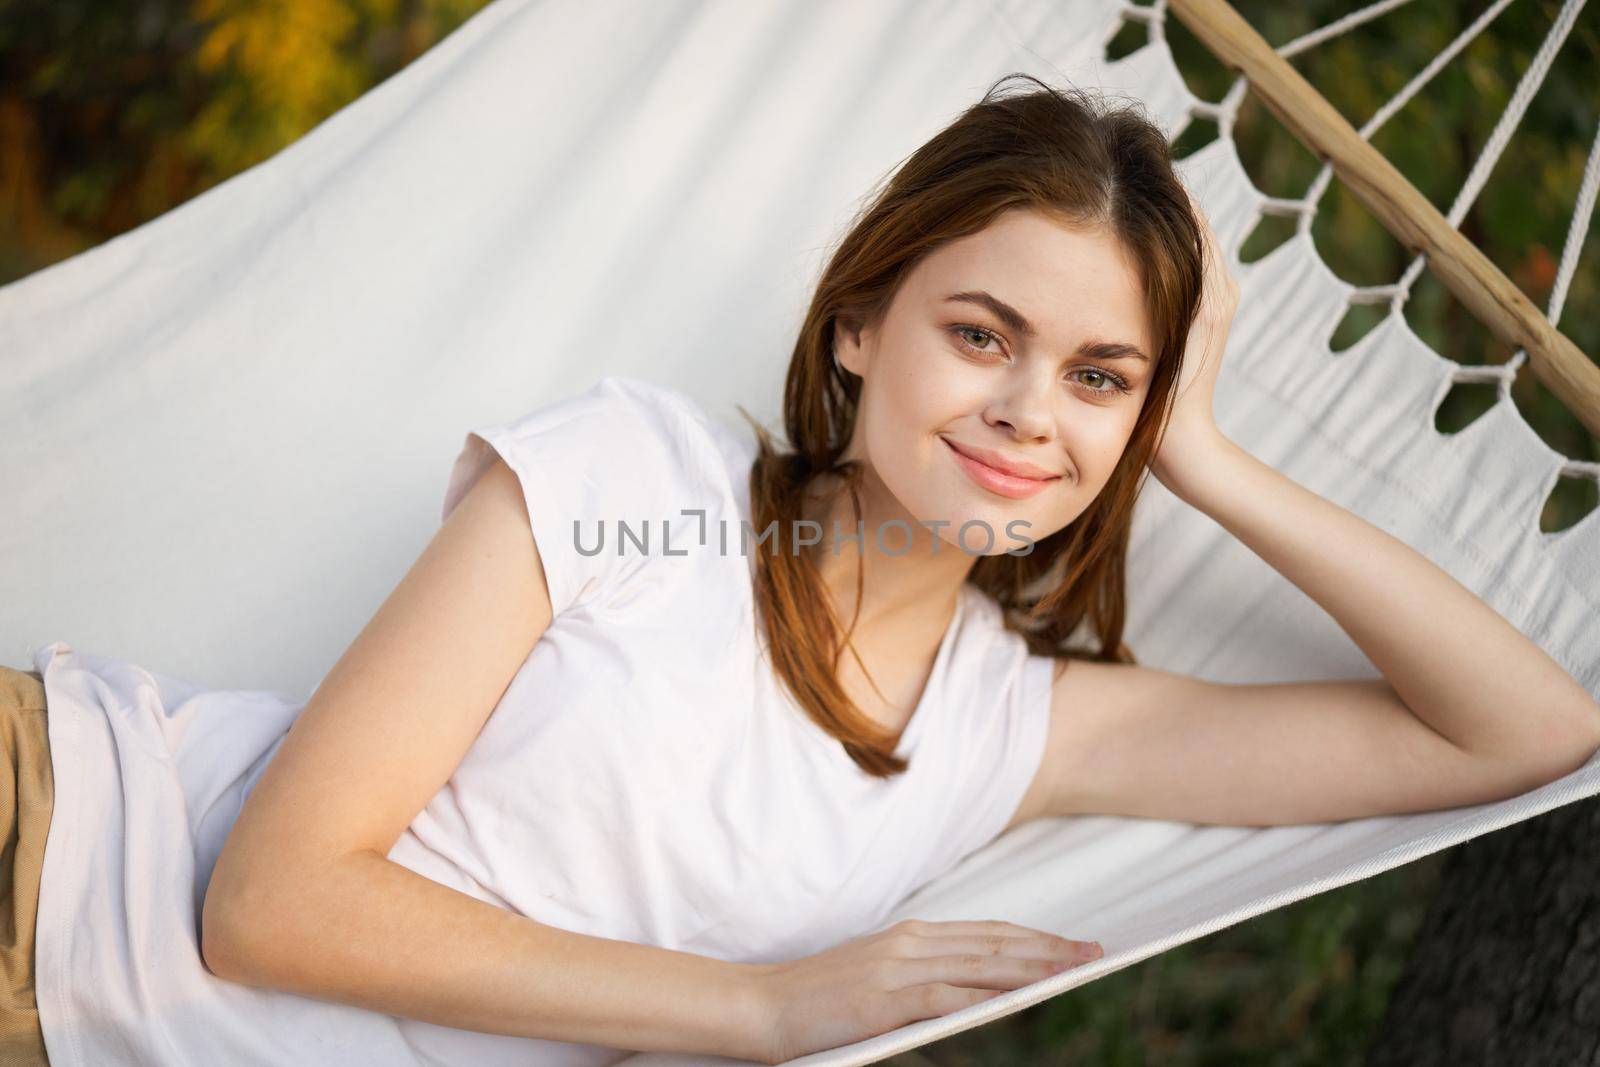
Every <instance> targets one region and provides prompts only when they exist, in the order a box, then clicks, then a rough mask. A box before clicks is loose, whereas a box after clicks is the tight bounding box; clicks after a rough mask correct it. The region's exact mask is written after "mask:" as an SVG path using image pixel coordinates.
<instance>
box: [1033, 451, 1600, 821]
mask: <svg viewBox="0 0 1600 1067" xmlns="http://www.w3.org/2000/svg"><path fill="white" fill-rule="evenodd" d="M1167 475H1168V478H1169V479H1171V480H1170V481H1169V482H1168V484H1169V486H1173V485H1175V486H1177V489H1176V490H1175V491H1177V492H1179V495H1181V496H1183V497H1184V499H1186V500H1187V501H1188V502H1189V503H1191V504H1194V505H1195V506H1196V507H1199V508H1201V509H1202V510H1205V511H1206V512H1207V513H1208V514H1210V515H1211V516H1212V517H1213V518H1215V519H1216V520H1217V521H1218V522H1219V523H1221V524H1222V525H1223V526H1224V527H1225V528H1226V529H1227V530H1228V531H1229V532H1231V533H1233V534H1234V535H1235V536H1237V537H1238V538H1239V539H1240V540H1241V541H1242V542H1243V543H1245V544H1246V545H1248V546H1249V547H1250V548H1251V549H1253V550H1254V551H1255V552H1256V553H1257V554H1258V555H1260V556H1261V557H1262V558H1263V559H1265V560H1266V561H1267V562H1268V563H1270V564H1272V565H1273V566H1274V567H1275V568H1277V569H1278V571H1279V572H1280V573H1282V574H1283V575H1284V576H1285V577H1287V578H1288V579H1290V580H1291V581H1293V582H1294V583H1295V584H1296V585H1298V586H1299V587H1300V588H1301V589H1302V590H1304V591H1305V592H1306V594H1307V595H1308V596H1310V597H1312V598H1313V599H1315V600H1316V601H1317V602H1318V603H1319V604H1320V605H1321V606H1322V607H1323V608H1325V609H1326V610H1327V611H1328V613H1329V614H1330V615H1332V616H1333V618H1334V619H1335V620H1336V621H1337V622H1338V623H1339V625H1340V626H1342V627H1343V628H1344V630H1345V632H1346V633H1347V634H1349V635H1350V637H1351V639H1352V640H1354V641H1355V642H1356V644H1357V645H1358V646H1359V647H1360V648H1361V650H1362V651H1363V652H1365V653H1366V654H1367V656H1368V658H1370V659H1371V660H1372V662H1373V663H1374V664H1375V665H1376V666H1377V667H1378V669H1379V670H1380V671H1381V672H1382V673H1383V675H1384V677H1383V678H1362V679H1346V680H1333V681H1308V682H1288V683H1277V684H1269V685H1231V684H1222V683H1216V682H1208V681H1203V680H1200V679H1196V678H1190V677H1186V676H1183V675H1180V674H1174V673H1171V672H1167V671H1162V670H1156V669H1152V668H1148V667H1138V666H1133V665H1129V664H1109V663H1092V662H1073V663H1071V664H1070V665H1069V666H1067V668H1066V671H1065V673H1063V674H1062V675H1061V676H1060V678H1059V679H1057V681H1056V682H1055V684H1054V687H1053V690H1052V710H1051V728H1050V736H1049V739H1048V741H1047V744H1046V751H1045V758H1044V760H1043V761H1042V765H1041V770H1040V774H1039V777H1038V778H1037V779H1036V781H1035V782H1034V784H1033V786H1032V787H1031V788H1030V790H1029V796H1028V798H1027V799H1025V801H1024V804H1023V808H1024V809H1025V810H1024V811H1023V812H1021V813H1019V818H1018V820H1017V821H1021V820H1022V819H1023V818H1027V817H1031V816H1032V815H1034V814H1043V815H1064V814H1074V813H1087V812H1097V813H1101V814H1123V815H1136V816H1144V817H1149V818H1164V819H1173V820H1179V821H1185V822H1196V823H1227V824H1231V825H1240V826H1272V825H1280V824H1287V823H1306V822H1330V821H1337V820H1340V819H1350V818H1359V817H1366V816H1372V815H1382V814H1394V813H1399V812H1414V811H1429V810H1436V809H1440V808H1451V807H1460V806H1463V805H1467V804H1478V803H1486V802H1489V801H1492V800H1499V799H1503V798H1506V797H1510V796H1516V795H1518V794H1520V793H1524V792H1527V791H1528V790H1530V789H1534V788H1537V787H1538V786H1540V785H1543V784H1545V783H1547V782H1550V781H1553V780H1555V779H1556V778H1559V777H1561V776H1563V775H1565V774H1568V773H1570V772H1572V771H1574V770H1576V769H1578V768H1579V767H1581V766H1583V765H1584V763H1585V762H1586V761H1587V760H1588V759H1589V757H1590V756H1591V755H1592V754H1593V753H1594V752H1595V750H1596V747H1597V746H1600V706H1596V704H1595V701H1594V699H1593V698H1592V697H1591V696H1590V695H1589V694H1588V693H1587V692H1586V691H1585V690H1584V689H1583V687H1582V686H1580V685H1579V684H1578V683H1577V682H1576V681H1575V680H1574V679H1573V678H1572V677H1571V676H1570V675H1568V674H1567V673H1566V672H1565V671H1564V670H1562V668H1561V666H1560V665H1559V664H1557V663H1556V662H1555V661H1554V660H1552V659H1551V658H1550V656H1549V655H1548V654H1547V653H1546V652H1545V651H1544V650H1543V649H1541V648H1539V646H1538V645H1536V644H1534V643H1533V642H1532V641H1529V640H1528V639H1527V638H1526V637H1524V636H1523V635H1522V634H1521V633H1519V632H1518V631H1517V629H1516V628H1515V627H1513V626H1512V625H1511V624H1510V623H1509V622H1507V621H1506V620H1505V619H1504V618H1502V617H1501V616H1500V615H1499V614H1497V613H1496V612H1495V611H1494V609H1492V608H1491V607H1489V606H1488V605H1487V604H1485V603H1484V602H1483V601H1482V600H1480V599H1479V598H1478V597H1477V596H1475V595H1474V594H1473V593H1472V591H1471V590H1469V589H1467V588H1466V587H1465V586H1463V585H1461V584H1460V583H1459V582H1457V581H1456V580H1455V579H1454V578H1453V577H1451V576H1450V575H1449V574H1448V573H1446V572H1445V571H1443V570H1442V569H1440V568H1439V567H1438V566H1436V565H1435V564H1434V563H1433V562H1432V561H1430V560H1428V559H1427V558H1426V557H1425V556H1423V555H1421V554H1420V553H1418V552H1417V551H1416V550H1414V549H1412V548H1411V547H1410V546H1409V545H1406V544H1405V543H1404V542H1402V541H1399V540H1398V539H1396V538H1394V537H1392V536H1390V535H1389V534H1388V533H1386V532H1384V531H1383V530H1381V529H1379V528H1377V527H1376V526H1373V525H1371V524H1369V523H1367V522H1366V521H1365V520H1364V519H1362V518H1360V517H1359V516H1357V515H1355V514H1352V513H1351V512H1349V511H1346V510H1345V509H1344V508H1341V507H1339V506H1338V505H1336V504H1334V503H1333V502H1331V501H1329V500H1326V499H1324V498H1322V497H1321V496H1318V495H1317V494H1316V493H1313V492H1311V491H1310V490H1308V489H1305V488H1304V487H1302V486H1300V485H1298V484H1296V483H1295V482H1293V481H1292V480H1291V479H1289V478H1287V477H1286V476H1284V475H1283V474H1281V473H1279V472H1278V471H1275V470H1273V469H1272V468H1271V467H1269V466H1267V465H1266V464H1263V463H1261V462H1260V461H1259V460H1257V459H1255V458H1254V457H1253V456H1250V455H1249V454H1248V453H1246V452H1244V451H1243V450H1242V449H1239V448H1238V447H1237V446H1236V445H1234V444H1233V443H1232V442H1228V441H1226V440H1225V439H1220V438H1219V443H1218V445H1217V447H1216V448H1215V450H1208V451H1205V452H1203V453H1201V454H1199V455H1197V460H1196V462H1195V464H1194V466H1193V467H1192V468H1191V473H1190V474H1189V476H1188V478H1187V480H1180V477H1179V475H1178V469H1177V468H1171V469H1169V470H1168V471H1167Z"/></svg>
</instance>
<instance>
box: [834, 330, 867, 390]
mask: <svg viewBox="0 0 1600 1067" xmlns="http://www.w3.org/2000/svg"><path fill="white" fill-rule="evenodd" d="M866 332H867V331H865V330H863V329H862V328H861V325H860V323H858V322H857V321H856V319H855V318H853V317H851V316H848V315H840V316H838V317H837V318H835V319H834V320H833V358H834V360H835V361H836V362H837V363H838V364H839V366H841V367H843V368H844V369H845V370H847V371H849V372H850V373H851V374H854V375H855V376H856V377H858V378H860V377H864V376H865V371H866V363H867V360H866V353H865V351H864V345H863V344H862V334H863V333H866Z"/></svg>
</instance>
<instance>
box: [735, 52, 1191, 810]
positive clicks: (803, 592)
mask: <svg viewBox="0 0 1600 1067" xmlns="http://www.w3.org/2000/svg"><path fill="white" fill-rule="evenodd" d="M1013 78H1016V79H1023V80H1026V81H1029V82H1032V83H1033V84H1034V85H1036V86H1038V88H1037V89H1030V90H1028V91H1026V92H1022V93H1012V94H1009V95H1008V94H1003V93H1001V92H1000V90H1001V88H1002V87H1003V86H1005V85H1006V84H1007V83H1008V82H1010V81H1011V80H1012V79H1013ZM1013 208H1028V209H1033V210H1037V211H1040V212H1043V213H1046V214H1048V215H1050V216H1052V217H1054V218H1056V219H1058V220H1060V221H1063V222H1066V223H1069V224H1072V225H1075V226H1086V227H1105V228H1106V229H1108V230H1109V231H1110V232H1111V233H1113V234H1115V235H1116V237H1117V238H1118V239H1119V240H1120V241H1121V242H1122V243H1123V245H1124V246H1125V247H1126V248H1127V249H1128V251H1129V252H1130V253H1131V254H1132V256H1133V258H1134V259H1135V260H1136V261H1137V263H1138V265H1139V275H1140V279H1141V282H1142V284H1143V287H1144V292H1145V297H1146V302H1147V307H1148V309H1149V314H1150V323H1151V329H1152V336H1153V337H1154V339H1155V343H1156V351H1155V352H1154V353H1152V362H1153V366H1152V368H1151V372H1150V373H1151V375H1152V377H1151V379H1150V388H1149V391H1148V393H1147V396H1146V399H1145V403H1144V406H1143V409H1142V410H1141V411H1140V413H1139V417H1138V421H1137V422H1136V423H1135V425H1134V429H1133V433H1132V436H1131V437H1130V438H1129V441H1128V445H1127V448H1126V449H1125V451H1124V452H1123V455H1122V457H1121V460H1120V461H1119V462H1118V464H1117V467H1116V469H1115V471H1114V472H1113V473H1112V475H1111V478H1110V480H1109V481H1108V482H1107V484H1106V486H1105V488H1104V489H1103V490H1102V491H1101V492H1100V493H1099V494H1098V495H1097V496H1096V497H1095V499H1094V501H1093V502H1092V503H1091V504H1090V505H1089V506H1088V507H1087V508H1086V509H1085V510H1084V512H1083V514H1081V515H1080V516H1079V517H1078V518H1077V519H1075V520H1074V521H1073V522H1071V523H1070V524H1068V525H1067V526H1066V527H1065V528H1063V529H1061V530H1059V531H1057V532H1056V533H1053V534H1051V535H1050V536H1049V537H1045V538H1042V539H1040V540H1038V541H1036V542H1035V543H1034V545H1033V547H1032V551H1031V552H1029V553H1028V554H1026V555H1009V554H1005V553H1001V554H997V555H992V556H982V557H980V558H979V559H978V560H977V561H976V563H975V564H974V566H973V569H972V572H971V574H970V576H969V578H968V580H969V581H971V582H972V583H973V584H974V585H977V586H978V587H979V588H981V589H982V590H984V591H985V592H986V593H988V594H989V595H991V596H993V597H994V598H995V599H996V600H997V601H998V602H999V604H1000V605H1001V607H1002V609H1003V610H1004V615H1005V618H1006V625H1007V626H1008V628H1011V629H1014V630H1016V631H1017V632H1018V633H1020V634H1021V635H1022V636H1023V638H1024V639H1025V640H1026V641H1027V644H1028V647H1029V650H1030V651H1031V652H1034V653H1037V654H1044V655H1050V656H1056V657H1058V658H1062V659H1068V658H1079V659H1095V660H1102V661H1112V662H1135V660H1134V657H1133V653H1132V651H1131V650H1130V649H1129V648H1128V647H1127V645H1125V644H1124V643H1123V642H1122V628H1123V622H1124V617H1125V614H1126V607H1125V600H1124V578H1125V569H1126V557H1127V548H1128V533H1129V525H1130V522H1131V519H1132V515H1133V505H1134V501H1135V499H1136V498H1137V496H1138V493H1139V489H1140V487H1141V486H1142V485H1143V476H1144V475H1145V474H1146V473H1147V471H1148V468H1147V464H1148V463H1149V461H1150V459H1151V458H1152V457H1153V456H1154V455H1155V452H1156V449H1157V447H1158V446H1159V444H1160V435H1161V433H1162V432H1163V430H1164V428H1165V425H1166V419H1167V415H1168V412H1169V411H1170V410H1171V406H1172V397H1173V394H1174V392H1175V391H1176V385H1177V382H1178V372H1179V367H1180V362H1181V359H1182V355H1183V350H1184V345H1185V343H1186V340H1187V338H1188V335H1189V327H1190V324H1191V322H1192V321H1193V319H1194V316H1195V313H1196V311H1197V309H1198V307H1199V303H1200V295H1201V279H1202V269H1201V268H1202V259H1201V257H1202V254H1203V251H1202V250H1203V248H1204V245H1203V239H1202V236H1201V232H1200V229H1199V226H1198V225H1197V223H1196V220H1195V218H1194V214H1193V210H1192V208H1191V206H1190V203H1189V200H1188V196H1187V194H1186V193H1185V192H1184V190H1183V187H1182V186H1181V185H1180V183H1179V181H1178V178H1177V175H1176V174H1175V173H1174V172H1173V169H1172V156H1171V151H1170V149H1169V147H1168V145H1167V140H1166V137H1165V135H1164V134H1163V133H1162V132H1161V130H1160V129H1159V128H1157V127H1156V126H1154V125H1153V124H1152V123H1151V122H1150V121H1149V120H1148V119H1146V118H1145V117H1144V115H1143V113H1142V112H1141V111H1140V110H1139V109H1138V105H1136V104H1123V105H1119V106H1116V107H1107V106H1106V105H1105V104H1104V103H1103V101H1101V100H1099V99H1098V98H1097V97H1094V96H1091V95H1089V94H1087V93H1085V92H1083V91H1081V90H1076V89H1057V88H1052V87H1051V86H1049V85H1046V84H1045V83H1044V82H1042V81H1039V79H1037V78H1034V77H1032V76H1031V75H1027V74H1007V75H1005V76H1003V77H1002V78H1000V79H999V80H997V81H996V82H995V83H994V84H993V85H992V86H991V87H990V89H989V91H988V92H987V93H985V94H984V97H983V99H982V100H980V101H979V102H978V103H976V104H974V105H973V106H972V107H970V108H968V109H967V110H966V111H965V112H963V113H962V114H961V115H960V117H958V118H957V119H956V120H955V121H954V122H952V123H951V124H950V125H949V126H947V127H946V128H945V129H943V130H941V131H940V132H939V133H938V134H936V135H935V136H934V137H933V138H932V140H930V141H928V142H927V143H926V144H924V145H923V146H922V147H921V148H919V149H918V150H917V151H916V152H915V153H913V154H912V155H911V156H910V157H909V158H908V159H907V160H906V161H905V162H904V163H903V164H901V165H900V166H899V168H898V169H897V170H896V171H894V172H893V173H892V174H891V175H890V176H889V178H888V180H887V182H886V184H884V185H883V186H882V188H881V190H880V191H879V192H878V193H877V195H876V196H874V197H873V198H872V199H871V201H870V203H869V204H868V205H867V206H866V207H865V208H864V209H863V210H862V211H861V212H859V213H858V215H857V217H856V219H855V221H854V223H853V224H852V225H851V227H850V229H849V232H848V233H846V235H845V236H844V238H843V240H842V241H841V242H840V244H839V247H838V248H837V250H836V251H835V252H834V254H833V256H832V257H831V258H830V259H829V261H828V264H827V266H826V268H824V270H823V272H822V277H821V279H820V281H819V282H818V283H817V288H816V292H815V295H814V296H813V297H812V300H811V307H810V309H809V310H808V311H807V313H806V316H805V321H804V322H803V323H802V325H801V327H800V335H799V337H798V338H797V339H796V341H795V347H794V353H793V356H792V357H791V360H790V363H789V372H788V377H787V379H786V381H785V385H784V393H783V420H784V429H785V432H786V434H787V437H788V440H789V442H790V444H791V446H792V448H791V449H790V450H788V451H784V450H781V449H779V448H778V447H777V446H775V445H774V444H773V442H772V439H771V436H770V435H769V434H768V432H767V431H766V429H765V428H764V427H762V426H761V425H760V424H759V423H756V421H755V420H754V419H753V418H750V416H749V415H748V413H745V415H746V418H747V419H748V420H749V421H750V422H751V423H752V424H753V425H754V428H755V432H756V437H757V441H758V452H757V455H756V459H755V462H754V464H753V465H752V467H751V471H750V502H751V504H750V506H751V513H752V516H753V522H754V529H755V532H757V533H759V532H760V531H763V530H767V529H769V528H770V527H771V526H772V524H774V523H776V530H777V531H778V534H777V536H776V537H775V538H774V539H773V541H772V542H771V545H772V550H771V551H769V552H761V551H760V550H759V546H758V549H757V552H756V557H757V561H756V588H755V599H756V603H757V606H758V611H759V613H760V615H761V618H762V624H763V626H764V627H765V631H766V636H767V643H768V646H769V648H770V650H771V654H772V659H773V667H774V669H775V670H776V672H777V674H778V676H779V677H780V678H781V679H782V680H783V682H784V684H785V685H787V686H788V688H789V691H790V692H791V693H792V694H793V695H794V697H795V699H796V700H797V701H798V702H799V704H800V706H801V707H802V708H803V709H804V710H805V712H806V714H808V715H809V716H810V717H811V719H812V720H813V721H814V722H816V724H817V725H818V726H820V727H822V729H823V730H825V731H827V733H829V734H830V735H832V736H833V737H835V738H837V739H838V740H839V741H840V742H842V743H843V745H844V749H845V751H846V752H847V753H848V754H849V755H850V757H851V759H853V760H854V761H855V762H856V764H857V765H859V766H860V767H861V768H862V769H863V770H864V771H866V772H867V773H868V774H871V775H873V776H875V777H881V778H887V777H891V776H893V775H895V774H899V773H901V772H902V771H904V770H905V769H906V767H907V766H908V764H907V762H906V761H905V760H904V759H900V758H898V757H896V756H895V755H894V746H895V744H896V743H897V742H898V737H897V736H894V735H891V734H889V733H888V732H887V731H886V730H885V729H884V728H883V727H881V726H880V725H879V724H878V723H876V722H875V721H873V720H872V719H870V718H869V717H868V716H866V715H864V714H863V713H862V712H861V711H860V710H859V709H858V708H857V707H856V706H855V705H854V704H853V703H852V702H851V701H850V699H849V698H848V697H847V696H846V695H845V693H844V690H843V688H842V687H841V686H840V684H839V681H838V678H837V675H836V666H837V663H838V658H839V656H840V655H841V654H842V653H843V651H844V648H845V647H846V646H847V645H848V643H849V638H850V634H851V633H852V632H853V631H854V627H855V621H856V620H855V618H852V619H851V623H850V628H849V629H847V630H845V631H844V632H843V633H842V634H841V633H840V627H839V624H838V619H837V617H836V616H835V614H834V612H833V609H832V607H831V605H830V603H829V600H828V597H827V595H826V592H825V590H824V588H823V586H822V580H821V575H820V572H819V571H818V570H817V566H816V563H815V561H814V560H813V559H812V557H811V556H810V555H809V554H807V553H806V552H804V551H796V550H795V549H793V548H791V547H789V544H788V540H787V539H786V538H785V537H784V536H783V534H782V531H793V530H795V528H796V527H795V523H796V522H797V520H799V519H800V518H801V517H802V515H803V512H802V510H801V507H802V494H803V492H804V490H805V488H806V487H807V486H808V485H809V484H810V483H811V480H812V479H813V477H815V476H817V475H819V474H822V473H832V474H834V475H836V476H839V477H841V478H842V479H843V484H844V485H845V486H846V487H847V488H848V490H849V492H850V495H851V500H852V502H853V503H854V506H855V508H856V515H857V516H858V517H859V515H860V496H859V487H860V479H861V473H862V471H861V465H860V463H859V462H858V461H841V460H840V457H841V456H842V455H843V453H844V451H845V449H846V447H847V446H848V445H849V443H850V438H851V432H852V429H853V427H854V423H855V417H856V410H857V402H858V399H859V394H860V385H861V382H860V379H859V378H857V377H855V376H854V375H852V374H850V373H848V372H847V371H845V370H844V369H842V368H841V367H839V366H838V365H837V364H836V363H835V362H834V359H833V340H834V329H835V323H836V322H838V321H841V320H842V321H845V322H849V323H853V324H858V325H871V324H874V323H876V322H878V321H879V320H880V319H881V317H882V316H883V315H884V314H885V313H886V312H887V311H888V309H889V305H890V303H891V301H892V300H893V298H894V295H895V292H896V291H897V289H898V287H899V285H900V282H901V280H902V279H903V278H904V277H905V276H906V275H907V273H908V272H910V270H911V269H912V268H913V267H914V266H915V265H916V264H917V263H918V261H919V260H921V258H922V257H923V256H926V255H927V254H928V253H930V252H932V251H933V250H934V249H936V248H938V247H939V246H941V245H943V244H945V243H947V242H949V241H953V240H955V239H957V238H960V237H964V236H966V235H968V234H972V233H976V232H978V231H979V230H982V229H983V228H984V227H985V226H987V225H988V224H989V223H990V222H991V221H992V220H993V219H994V218H995V217H996V216H997V215H999V214H1000V213H1001V212H1003V211H1006V210H1009V209H1013ZM859 580H860V578H859V572H858V582H859ZM1041 592H1042V593H1043V595H1042V596H1041V595H1039V594H1040V593H1041ZM859 603H860V596H859V585H858V595H857V604H858V606H859ZM858 617H859V616H858ZM1085 623H1087V625H1088V627H1090V628H1091V629H1092V632H1093V634H1094V635H1095V636H1097V637H1098V639H1099V643H1100V647H1099V649H1098V650H1092V651H1078V650H1073V649H1068V648H1066V647H1065V646H1064V642H1065V641H1066V640H1067V639H1068V638H1069V637H1071V636H1072V635H1073V634H1074V633H1075V631H1076V630H1077V629H1078V628H1079V626H1080V625H1081V624H1085Z"/></svg>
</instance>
